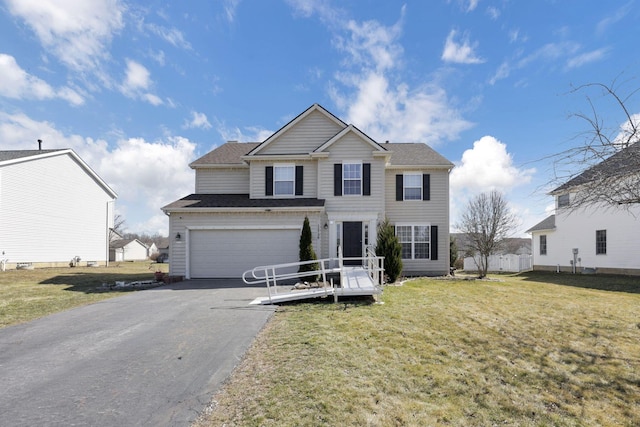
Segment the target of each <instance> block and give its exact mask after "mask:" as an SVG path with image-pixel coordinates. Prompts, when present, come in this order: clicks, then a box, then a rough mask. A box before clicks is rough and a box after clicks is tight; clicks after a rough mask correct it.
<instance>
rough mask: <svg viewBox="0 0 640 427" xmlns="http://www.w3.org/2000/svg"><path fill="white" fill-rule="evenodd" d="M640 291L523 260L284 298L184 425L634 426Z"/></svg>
mask: <svg viewBox="0 0 640 427" xmlns="http://www.w3.org/2000/svg"><path fill="white" fill-rule="evenodd" d="M638 292H640V278H635V279H634V278H619V277H601V276H571V275H555V274H541V273H527V274H520V275H514V276H498V277H496V278H495V279H494V280H491V281H450V280H435V279H419V280H412V281H409V282H407V283H405V284H404V285H403V286H390V287H387V288H385V291H384V294H383V296H382V301H384V304H383V305H374V304H370V303H362V302H361V303H354V302H350V303H338V304H332V303H311V304H290V305H284V306H282V307H280V308H279V310H278V311H277V313H276V315H275V316H274V318H273V320H272V321H271V322H270V323H269V324H268V325H267V327H266V328H265V330H264V331H263V333H262V334H261V335H260V336H259V337H258V339H257V341H256V342H255V344H254V345H253V347H252V348H251V349H250V350H249V352H248V353H247V355H246V357H245V359H244V360H243V361H242V363H241V364H240V365H239V367H238V368H237V369H236V371H235V373H234V375H233V376H232V378H231V379H230V381H229V382H228V383H227V384H226V386H225V387H224V389H223V390H222V391H221V392H220V393H219V394H218V395H216V396H215V397H214V400H213V402H212V404H211V407H210V408H209V410H208V411H206V413H205V414H203V416H202V417H201V419H200V420H199V421H198V422H197V423H196V425H197V426H199V427H201V426H221V425H226V426H319V425H331V426H346V425H349V426H431V425H452V426H491V425H500V426H503V425H508V426H636V425H640V294H638Z"/></svg>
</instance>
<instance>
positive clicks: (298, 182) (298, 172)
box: [296, 166, 304, 196]
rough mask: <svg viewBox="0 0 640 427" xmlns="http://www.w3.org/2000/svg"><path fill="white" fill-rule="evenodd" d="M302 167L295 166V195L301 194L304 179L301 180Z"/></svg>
mask: <svg viewBox="0 0 640 427" xmlns="http://www.w3.org/2000/svg"><path fill="white" fill-rule="evenodd" d="M303 175H304V169H303V167H302V166H296V196H302V195H303V189H304V181H303Z"/></svg>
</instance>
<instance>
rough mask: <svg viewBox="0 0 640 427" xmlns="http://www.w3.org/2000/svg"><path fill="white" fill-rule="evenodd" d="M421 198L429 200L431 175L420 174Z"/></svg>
mask: <svg viewBox="0 0 640 427" xmlns="http://www.w3.org/2000/svg"><path fill="white" fill-rule="evenodd" d="M422 200H431V175H429V174H428V173H424V174H422Z"/></svg>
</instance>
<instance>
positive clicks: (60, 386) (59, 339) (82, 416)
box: [0, 280, 274, 426]
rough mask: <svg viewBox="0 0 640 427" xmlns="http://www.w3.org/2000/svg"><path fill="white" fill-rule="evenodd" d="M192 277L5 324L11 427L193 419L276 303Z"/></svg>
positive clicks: (235, 285) (3, 366)
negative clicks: (256, 302)
mask: <svg viewBox="0 0 640 427" xmlns="http://www.w3.org/2000/svg"><path fill="white" fill-rule="evenodd" d="M265 292H266V289H265V288H264V287H259V288H258V287H248V286H246V285H244V284H243V283H242V282H241V281H240V280H192V281H186V282H183V283H177V284H174V285H169V286H164V287H161V288H156V289H151V290H146V291H141V292H135V293H131V294H126V295H124V296H122V297H118V298H113V299H109V300H106V301H102V302H99V303H96V304H91V305H88V306H84V307H80V308H77V309H73V310H69V311H65V312H62V313H57V314H54V315H51V316H47V317H44V318H42V319H38V320H35V321H33V322H29V323H26V324H22V325H17V326H12V327H8V328H4V329H0V419H1V421H0V423H1V424H2V425H3V426H36V425H37V426H188V425H189V424H190V423H191V422H192V421H193V420H194V419H195V418H196V417H197V416H198V414H199V413H200V412H201V411H202V410H203V409H204V408H205V406H206V405H207V404H208V403H209V401H210V399H211V397H212V395H213V394H214V393H215V391H216V390H218V389H219V387H220V385H221V383H222V382H223V381H224V380H225V379H226V378H227V377H228V375H229V374H230V372H231V371H232V370H233V368H234V367H235V366H236V364H237V363H238V362H239V360H240V359H241V358H242V356H243V354H244V353H245V351H246V350H247V348H248V347H249V346H250V344H251V342H252V341H253V339H254V337H255V335H256V334H257V333H258V332H259V331H260V330H261V329H262V327H263V326H264V325H265V323H266V322H267V320H268V319H269V317H270V316H271V315H272V313H273V310H274V308H273V307H271V306H249V302H251V301H252V300H253V299H254V298H255V297H257V296H264V295H265Z"/></svg>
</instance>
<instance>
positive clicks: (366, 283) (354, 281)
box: [251, 267, 382, 305]
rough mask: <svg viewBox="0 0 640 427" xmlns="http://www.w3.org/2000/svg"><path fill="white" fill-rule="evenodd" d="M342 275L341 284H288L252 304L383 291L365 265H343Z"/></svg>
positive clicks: (376, 293) (369, 293)
mask: <svg viewBox="0 0 640 427" xmlns="http://www.w3.org/2000/svg"><path fill="white" fill-rule="evenodd" d="M333 272H340V270H339V269H336V270H333ZM340 277H341V282H340V286H334V287H331V285H330V284H327V286H326V287H324V288H312V289H293V287H292V286H288V287H287V288H288V290H287V291H284V292H283V291H282V290H280V291H278V290H277V288H274V290H272V291H270V292H269V293H270V295H269V296H266V297H261V298H256V299H255V300H253V301H252V302H251V304H252V305H259V304H278V303H281V302H288V301H296V300H304V299H310V298H327V297H329V296H332V297H334V298H335V299H336V300H337V298H338V297H341V296H342V297H347V296H374V295H378V294H380V293H382V288H381V287H380V286H376V285H375V283H374V281H373V280H372V279H371V277H370V276H369V273H368V272H367V270H366V269H365V268H364V267H342V271H341V276H340ZM280 287H282V286H280Z"/></svg>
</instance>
